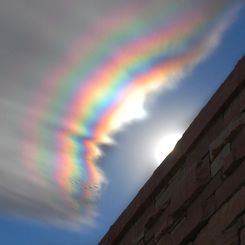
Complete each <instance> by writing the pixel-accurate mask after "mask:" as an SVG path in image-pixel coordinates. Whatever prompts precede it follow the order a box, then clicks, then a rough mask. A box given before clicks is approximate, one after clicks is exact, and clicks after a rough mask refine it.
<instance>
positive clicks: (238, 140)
mask: <svg viewBox="0 0 245 245" xmlns="http://www.w3.org/2000/svg"><path fill="white" fill-rule="evenodd" d="M244 143H245V126H243V127H242V128H241V130H240V131H239V133H238V134H237V135H236V137H234V139H233V140H232V142H231V149H235V148H237V147H239V146H240V145H243V144H244Z"/></svg>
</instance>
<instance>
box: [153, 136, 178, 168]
mask: <svg viewBox="0 0 245 245" xmlns="http://www.w3.org/2000/svg"><path fill="white" fill-rule="evenodd" d="M181 137H182V134H181V133H171V134H168V135H165V136H164V137H163V138H162V139H161V140H160V141H159V142H158V144H157V145H156V148H155V159H156V163H157V164H160V163H161V162H162V161H163V160H164V159H165V157H166V156H167V155H168V154H169V153H170V152H171V151H172V150H173V149H174V147H175V145H176V143H177V142H178V140H179V139H180V138H181Z"/></svg>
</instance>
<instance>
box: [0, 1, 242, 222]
mask: <svg viewBox="0 0 245 245" xmlns="http://www.w3.org/2000/svg"><path fill="white" fill-rule="evenodd" d="M32 2H33V4H34V3H36V4H37V5H28V6H27V5H25V4H24V1H15V0H11V1H8V2H5V3H4V4H2V8H1V10H0V11H1V12H0V18H1V19H3V20H4V21H1V22H0V23H6V24H2V25H1V27H0V28H1V33H2V34H4V35H3V37H4V38H3V41H2V43H0V53H1V54H2V57H3V58H1V60H0V62H1V64H3V66H2V67H3V68H2V70H1V75H0V79H1V83H0V88H1V89H0V96H1V97H0V98H1V100H2V101H3V103H1V105H0V112H1V127H0V135H1V137H2V141H1V144H0V153H1V157H2V159H1V163H0V170H1V171H0V208H1V209H2V210H5V211H6V212H9V213H12V214H16V215H24V216H27V217H34V218H38V219H43V220H47V221H50V222H57V223H69V224H79V223H82V222H85V223H92V221H93V218H94V217H95V215H96V212H95V208H94V205H95V203H96V200H97V198H98V196H99V194H100V190H101V187H102V185H103V183H106V178H105V176H104V174H103V172H102V170H101V169H100V168H99V167H98V166H97V164H96V159H97V158H98V156H100V154H101V152H100V149H99V145H100V144H105V143H110V142H112V141H113V139H112V138H113V137H112V136H113V134H114V133H115V132H117V131H118V130H120V129H121V128H122V127H123V126H125V125H126V124H128V123H130V122H132V121H133V120H135V119H139V118H142V117H144V116H145V115H146V112H145V109H144V103H145V100H146V99H147V96H148V95H149V94H152V93H154V92H157V91H158V90H159V89H168V88H169V87H173V86H174V85H176V83H177V82H179V81H180V80H181V79H182V78H183V76H185V74H186V73H188V72H190V71H191V70H192V69H193V68H194V67H195V65H196V64H197V63H198V62H200V60H202V59H203V58H205V57H206V56H207V55H209V54H210V52H212V50H213V49H214V48H215V47H216V46H217V45H218V43H219V41H220V39H221V37H222V34H223V33H224V31H225V30H226V28H227V27H228V26H229V24H230V23H231V21H232V19H233V16H234V13H235V12H236V11H237V10H238V8H239V7H238V6H239V5H240V4H241V1H228V0H215V1H213V0H212V1H209V0H205V1H204V0H199V1H196V0H195V1H194V0H188V1H185V2H180V1H177V0H176V1H173V0H172V1H168V0H153V1H150V3H144V4H142V1H134V3H131V1H127V2H125V1H122V2H120V1H118V2H116V3H115V2H112V1H110V0H104V2H103V4H102V5H103V6H101V4H99V3H98V2H92V3H91V5H87V4H85V3H80V2H78V1H76V0H73V1H71V2H69V5H67V3H66V1H59V2H58V1H57V0H52V1H50V0H49V1H42V2H40V1H32ZM64 5H65V8H64ZM98 5H99V6H98ZM57 6H58V7H57ZM59 6H61V8H60V9H59ZM56 8H58V9H56ZM97 9H101V11H100V12H98V11H97ZM78 10H79V11H78ZM111 13H112V14H111ZM64 50H66V51H65V52H64ZM50 67H52V68H51V69H50Z"/></svg>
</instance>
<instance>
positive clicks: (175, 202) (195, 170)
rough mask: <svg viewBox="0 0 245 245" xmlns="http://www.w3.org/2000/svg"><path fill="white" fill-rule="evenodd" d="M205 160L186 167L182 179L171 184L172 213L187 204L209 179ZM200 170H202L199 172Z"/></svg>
mask: <svg viewBox="0 0 245 245" xmlns="http://www.w3.org/2000/svg"><path fill="white" fill-rule="evenodd" d="M207 164H208V163H207V162H202V163H201V164H198V165H196V166H195V165H193V166H192V167H191V168H189V169H186V173H185V175H184V176H183V178H182V179H180V180H178V181H176V183H173V185H174V184H175V186H173V190H172V196H171V203H170V209H171V212H172V213H175V212H177V211H178V209H182V208H183V206H185V205H188V203H189V202H191V201H192V200H193V199H195V198H196V196H197V195H198V194H199V193H200V191H201V190H202V188H203V187H204V186H205V184H206V183H207V182H208V181H209V179H210V174H209V167H208V166H207ZM200 170H201V171H203V173H202V174H200Z"/></svg>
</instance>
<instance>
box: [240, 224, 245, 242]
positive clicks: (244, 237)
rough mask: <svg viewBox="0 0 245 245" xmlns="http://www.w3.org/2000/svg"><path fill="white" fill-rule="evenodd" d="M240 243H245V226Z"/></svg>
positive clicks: (241, 232)
mask: <svg viewBox="0 0 245 245" xmlns="http://www.w3.org/2000/svg"><path fill="white" fill-rule="evenodd" d="M240 245H245V228H243V229H242V230H241V231H240Z"/></svg>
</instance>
